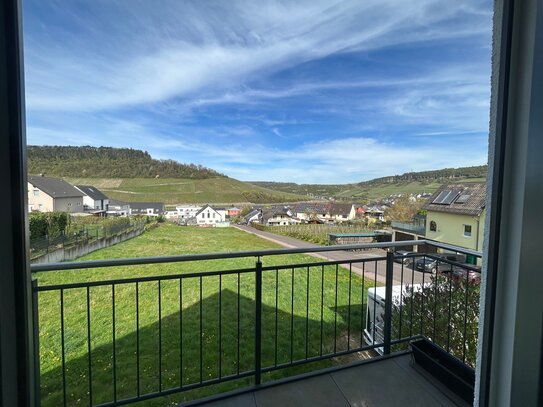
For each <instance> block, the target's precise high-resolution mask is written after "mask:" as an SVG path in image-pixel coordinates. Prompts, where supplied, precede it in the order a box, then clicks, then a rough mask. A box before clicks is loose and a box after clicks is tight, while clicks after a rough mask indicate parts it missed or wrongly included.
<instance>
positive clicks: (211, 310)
mask: <svg viewBox="0 0 543 407" xmlns="http://www.w3.org/2000/svg"><path fill="white" fill-rule="evenodd" d="M275 247H277V246H276V245H275V244H273V243H271V242H268V241H265V240H262V239H260V238H258V237H256V236H254V235H251V234H247V233H244V232H242V231H239V230H237V229H233V228H225V229H222V228H217V229H198V228H190V227H179V226H174V225H172V224H164V225H162V226H160V227H158V228H156V229H153V230H151V231H149V232H146V233H145V234H144V235H142V236H140V237H137V238H134V239H132V240H129V241H126V242H123V243H120V244H118V245H116V246H112V247H109V248H106V249H103V250H100V251H97V252H94V253H92V254H90V255H88V256H86V257H84V258H82V259H81V260H91V259H104V258H121V257H139V256H151V255H153V256H159V255H173V254H189V253H204V252H233V251H240V250H248V249H251V250H258V249H267V248H275ZM317 260H318V259H315V258H313V257H309V256H305V255H292V256H276V257H267V258H266V257H265V258H263V259H262V261H263V263H264V267H266V266H270V265H280V264H300V263H312V262H315V261H317ZM254 262H255V259H254V258H249V259H230V260H223V261H208V262H190V263H178V264H161V265H143V266H130V267H128V266H127V267H115V268H100V269H94V270H71V271H66V272H49V273H44V274H42V275H39V285H40V286H42V285H54V284H64V283H70V282H79V281H98V280H104V279H105V280H108V279H114V278H128V277H136V276H140V277H143V276H155V275H178V274H186V273H189V272H195V271H200V272H205V271H211V270H227V269H238V268H248V267H253V266H254ZM350 277H351V278H350ZM373 284H374V283H373V281H362V279H361V278H360V277H359V276H358V275H356V274H355V273H350V272H349V270H348V269H345V268H341V267H339V268H336V267H332V266H327V267H324V268H321V267H300V268H294V269H292V268H287V269H282V270H279V271H277V272H276V271H275V270H270V271H264V273H263V294H262V296H263V298H262V300H263V314H262V315H263V316H262V324H263V326H262V331H263V336H262V337H263V343H262V358H263V366H272V365H274V364H275V363H279V364H280V363H285V362H288V361H290V360H297V359H303V358H305V357H306V356H309V357H311V356H316V355H319V354H320V352H321V351H322V352H323V353H325V354H326V353H329V352H332V351H333V350H334V349H336V350H338V351H339V350H342V349H346V347H347V343H350V346H358V344H359V343H360V335H361V330H362V327H363V326H364V320H363V318H364V311H365V310H364V303H365V301H366V300H365V295H366V290H367V288H369V287H370V286H373ZM238 287H239V293H240V295H239V296H238ZM336 287H337V290H336ZM219 288H221V289H219ZM136 289H137V290H138V291H137V295H138V301H136ZM276 290H277V293H278V294H277V296H276V294H275V293H276ZM159 292H160V301H159V294H158V293H159ZM336 292H337V295H336ZM87 295H88V299H89V303H90V321H91V323H90V325H89V324H88V323H87V321H88V320H87V317H88V315H87V311H88V309H87ZM62 300H63V303H64V307H62V308H61V306H60V292H59V291H49V292H42V293H40V296H39V315H40V352H41V360H40V362H41V389H42V405H44V406H59V405H62V403H63V397H64V396H63V391H62V376H63V371H62V369H61V363H62V340H63V338H62V336H61V312H63V313H64V319H63V321H64V329H65V335H64V348H65V355H64V358H65V362H66V370H65V377H66V401H67V404H68V405H74V406H87V405H89V399H90V394H89V391H88V389H89V387H88V385H89V374H92V383H93V386H92V402H93V404H99V403H105V402H108V401H111V400H113V387H112V382H113V377H115V380H116V381H117V389H118V398H119V399H121V398H127V397H131V396H134V395H135V394H136V393H137V390H138V389H137V387H136V383H137V382H136V372H137V368H138V361H137V358H136V350H137V346H138V345H137V343H138V340H139V349H140V360H139V371H140V378H141V385H140V391H141V393H147V392H152V391H156V390H158V389H159V387H160V386H161V387H162V388H163V389H166V388H170V387H175V386H177V385H178V384H179V383H183V384H184V385H190V384H191V383H195V382H199V381H200V380H201V379H202V380H209V379H214V378H217V377H218V376H219V372H220V375H222V376H224V375H229V374H234V373H236V372H237V371H238V369H239V371H241V372H243V371H248V370H251V369H252V368H253V364H254V317H255V303H254V274H253V273H247V274H242V275H241V276H240V278H239V280H238V277H237V274H232V275H227V276H223V277H218V276H206V277H203V278H202V279H201V280H200V279H199V278H198V277H196V278H186V279H183V281H182V283H181V282H180V280H179V279H177V278H176V279H173V280H168V281H166V280H165V281H162V282H161V283H158V282H156V281H150V282H145V283H140V284H139V285H138V287H137V288H136V285H135V284H134V283H130V284H116V285H115V288H114V289H112V286H111V285H104V286H99V287H92V288H90V289H89V291H88V293H87V290H86V289H85V288H74V289H66V290H64V292H63V294H62ZM276 303H277V308H276ZM113 304H115V308H114V309H115V316H114V317H113ZM219 304H222V305H221V306H219ZM136 307H138V308H137V309H138V311H139V331H138V333H136V326H137V323H138V321H137V320H136ZM276 309H277V313H276ZM237 315H240V319H239V325H238V323H237V321H238V318H237ZM321 315H322V323H321ZM276 318H277V331H276V330H275V321H276ZM200 320H201V321H202V325H201V326H200ZM113 321H115V328H113ZM87 332H90V336H91V343H90V345H91V353H90V355H91V358H90V362H89V358H88V346H89V344H88V342H87ZM200 332H201V335H200ZM276 332H277V334H276ZM238 335H239V336H238ZM113 336H115V341H113ZM348 336H349V339H350V341H349V340H348V339H347V337H348ZM219 338H221V339H220V340H219ZM238 338H239V341H238ZM113 343H115V350H116V352H115V355H116V356H115V361H113ZM238 344H239V346H238ZM159 349H161V350H162V358H160V359H159V358H158V350H159ZM180 349H182V350H183V351H182V352H181V351H180ZM276 349H277V352H276V351H275V350H276ZM200 355H202V359H201V360H200ZM219 355H220V356H221V357H219ZM238 360H239V362H238ZM200 361H201V365H202V369H201V370H200ZM89 363H90V365H91V369H89ZM114 363H115V366H116V369H113V364H114ZM330 363H332V362H330V361H327V362H319V363H318V364H317V365H318V366H319V367H320V366H326V365H328V364H330ZM313 367H314V366H313ZM307 369H309V367H308V366H307V365H306V366H300V367H297V368H289V369H286V370H282V371H278V372H275V373H273V374H272V373H270V374H267V375H265V377H264V379H265V380H269V379H270V378H276V377H281V376H284V375H288V374H293V373H297V372H301V371H304V370H307ZM159 372H160V373H159ZM251 380H252V379H250V378H248V379H243V380H237V381H234V382H230V383H223V384H220V385H214V386H211V387H209V388H204V389H200V390H191V391H187V392H184V393H180V394H177V395H174V396H168V397H163V398H160V399H155V400H149V401H146V402H142V403H140V404H138V405H145V406H163V405H170V404H175V403H178V402H180V401H184V400H189V399H191V398H196V397H202V396H205V395H208V394H212V393H214V392H218V391H225V390H228V389H232V388H233V387H235V386H240V385H244V384H247V383H251Z"/></svg>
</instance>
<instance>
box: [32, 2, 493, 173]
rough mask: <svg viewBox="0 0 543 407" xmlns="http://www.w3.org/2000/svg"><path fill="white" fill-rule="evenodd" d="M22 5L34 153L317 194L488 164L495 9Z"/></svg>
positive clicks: (441, 5)
mask: <svg viewBox="0 0 543 407" xmlns="http://www.w3.org/2000/svg"><path fill="white" fill-rule="evenodd" d="M24 6H25V12H24V19H25V25H24V26H25V61H26V66H25V74H26V92H27V94H26V100H27V108H28V114H27V116H28V131H27V133H28V139H29V142H30V143H36V144H75V145H78V144H91V145H112V146H128V147H133V148H141V149H145V150H149V151H150V152H151V153H152V154H153V155H154V156H156V157H159V158H174V159H178V160H180V161H186V162H197V163H201V164H204V165H207V166H210V167H212V168H214V169H217V170H219V171H222V172H225V173H227V174H228V175H231V176H234V177H239V178H241V179H246V180H248V179H252V180H254V179H270V180H276V181H279V180H295V181H299V182H319V183H320V182H356V181H360V180H363V179H368V178H371V177H372V176H381V175H386V174H388V173H397V172H402V171H408V170H411V169H432V168H439V167H442V166H448V167H450V166H459V165H463V164H469V165H472V164H477V163H482V162H484V161H485V160H486V140H485V133H486V131H487V127H488V124H487V123H488V103H489V87H490V86H489V72H490V62H489V55H490V54H489V46H490V24H491V16H490V12H491V3H490V1H489V0H477V1H476V0H459V1H455V2H449V1H445V0H419V1H417V2H416V3H415V4H413V3H409V2H404V1H400V0H395V1H394V0H380V1H377V0H375V1H364V2H362V1H357V0H344V1H339V0H338V1H335V2H333V1H332V2H330V1H324V0H323V1H317V0H312V1H309V0H304V1H296V2H293V1H286V0H285V1H281V0H277V1H272V0H264V1H258V2H253V1H228V2H224V1H219V0H212V1H206V2H202V1H198V0H194V1H189V0H188V1H182V2H180V1H176V0H162V1H160V2H149V1H148V0H124V1H122V0H118V1H112V0H96V1H93V2H83V1H73V2H60V1H55V0H27V1H25V2H24ZM468 138H469V139H470V143H471V144H470V145H471V146H472V148H470V149H469V151H464V150H465V148H463V147H461V146H462V144H459V143H458V140H463V141H466V140H468ZM436 140H439V141H436Z"/></svg>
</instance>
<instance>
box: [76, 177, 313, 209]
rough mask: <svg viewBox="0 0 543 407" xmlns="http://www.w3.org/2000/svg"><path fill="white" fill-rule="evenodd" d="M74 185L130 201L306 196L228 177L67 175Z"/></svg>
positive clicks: (222, 200) (275, 199)
mask: <svg viewBox="0 0 543 407" xmlns="http://www.w3.org/2000/svg"><path fill="white" fill-rule="evenodd" d="M65 179H66V181H68V182H69V183H71V184H72V185H73V184H82V185H94V186H95V187H96V188H98V189H100V190H101V191H102V192H104V193H105V194H106V195H107V196H108V197H110V198H112V199H118V200H122V201H127V202H149V201H151V202H153V201H159V202H164V203H166V204H176V203H181V202H183V203H247V202H253V203H270V202H292V201H301V200H303V199H305V197H303V196H300V195H295V194H290V193H285V192H277V191H272V190H270V189H266V188H262V187H258V186H255V185H252V184H248V183H245V182H242V181H238V180H235V179H232V178H227V177H216V178H207V179H182V178H65Z"/></svg>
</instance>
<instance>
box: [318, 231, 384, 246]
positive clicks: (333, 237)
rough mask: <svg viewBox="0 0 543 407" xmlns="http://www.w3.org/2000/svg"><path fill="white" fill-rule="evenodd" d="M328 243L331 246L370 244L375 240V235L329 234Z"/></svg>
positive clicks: (368, 233) (371, 233)
mask: <svg viewBox="0 0 543 407" xmlns="http://www.w3.org/2000/svg"><path fill="white" fill-rule="evenodd" d="M328 236H329V239H328V241H329V242H330V244H331V245H333V244H359V243H372V242H373V241H374V240H375V237H376V233H374V232H366V233H334V234H332V233H331V234H329V235H328Z"/></svg>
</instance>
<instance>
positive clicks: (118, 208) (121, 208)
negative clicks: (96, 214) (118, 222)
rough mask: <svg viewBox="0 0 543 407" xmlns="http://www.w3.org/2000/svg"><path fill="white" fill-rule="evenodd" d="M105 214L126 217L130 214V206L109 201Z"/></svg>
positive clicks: (112, 200) (125, 203) (120, 202)
mask: <svg viewBox="0 0 543 407" xmlns="http://www.w3.org/2000/svg"><path fill="white" fill-rule="evenodd" d="M106 214H107V216H128V215H129V214H130V204H128V203H127V202H122V201H116V200H114V199H110V200H109V204H108V206H107V211H106Z"/></svg>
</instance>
